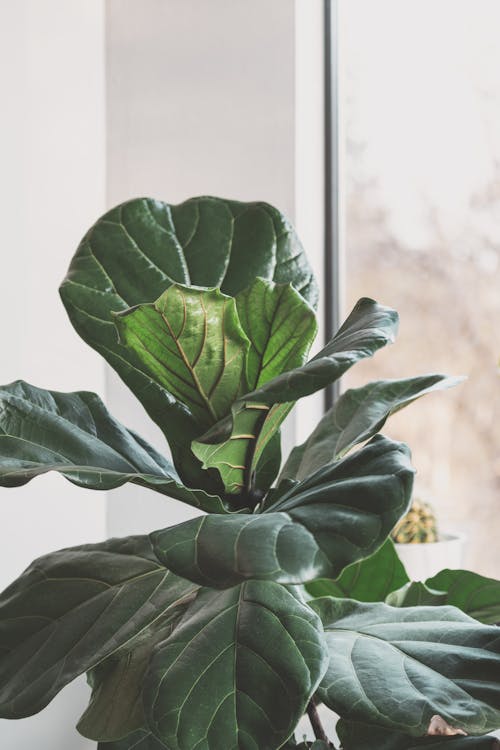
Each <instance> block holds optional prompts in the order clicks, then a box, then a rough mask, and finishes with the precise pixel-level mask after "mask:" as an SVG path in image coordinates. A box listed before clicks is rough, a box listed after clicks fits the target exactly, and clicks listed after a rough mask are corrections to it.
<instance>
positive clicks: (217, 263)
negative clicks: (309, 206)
mask: <svg viewBox="0 0 500 750" xmlns="http://www.w3.org/2000/svg"><path fill="white" fill-rule="evenodd" d="M256 276H260V277H263V278H266V279H271V280H274V281H275V282H277V283H279V284H287V283H291V284H293V286H294V287H295V289H297V291H298V292H299V293H300V294H301V295H302V296H303V297H304V299H306V300H307V301H308V302H309V303H310V304H311V305H313V306H315V304H316V301H317V287H316V283H315V281H314V278H313V275H312V271H311V268H310V266H309V263H308V262H307V260H306V257H305V255H304V252H303V250H302V247H301V245H300V242H299V240H298V238H297V235H296V234H295V231H294V229H293V227H292V226H291V225H290V223H289V222H288V221H287V220H286V218H285V217H284V216H283V214H281V213H280V212H279V211H278V210H277V209H275V208H273V207H272V206H270V205H268V204H266V203H239V202H237V201H227V200H223V199H220V198H210V197H201V198H192V199H191V200H188V201H185V202H184V203H181V204H178V205H175V206H174V205H168V204H166V203H162V202H160V201H155V200H152V199H150V198H138V199H135V200H131V201H128V202H127V203H123V204H121V205H119V206H117V207H116V208H113V209H112V210H111V211H108V213H106V214H105V215H104V216H102V217H101V218H100V219H99V220H98V221H97V222H96V224H95V225H94V226H93V227H92V228H91V229H90V230H89V231H88V232H87V234H86V235H85V237H84V238H83V240H82V241H81V243H80V246H79V248H78V250H77V252H76V255H75V256H74V258H73V261H72V263H71V265H70V267H69V270H68V274H67V276H66V278H65V280H64V282H63V284H62V286H61V297H62V299H63V302H64V305H65V307H66V310H67V312H68V314H69V317H70V319H71V322H72V323H73V325H74V327H75V329H76V330H77V332H78V333H79V334H80V336H82V338H83V339H84V340H85V341H86V342H87V343H88V344H90V346H92V347H93V348H94V349H96V351H98V352H99V353H100V354H101V355H102V356H103V357H104V358H105V359H106V360H107V361H108V362H109V364H110V365H111V366H112V367H114V369H115V370H116V371H117V372H118V374H119V375H120V377H121V378H122V379H123V380H124V381H125V383H126V384H127V385H128V386H129V387H130V388H131V389H132V391H133V392H134V393H135V394H136V396H137V397H138V398H139V399H140V400H141V402H142V404H143V406H144V407H145V409H146V410H147V412H148V414H149V415H150V417H151V418H152V419H153V420H154V421H155V422H156V423H157V424H158V425H159V427H160V428H161V429H162V430H163V432H164V433H165V435H166V436H167V438H168V440H169V443H170V446H171V448H172V454H173V456H174V461H175V463H176V467H177V469H178V471H179V472H180V474H181V476H182V478H183V480H184V481H185V482H186V483H188V484H190V483H194V480H195V478H197V480H198V485H197V486H203V487H205V488H207V487H210V486H212V488H213V485H211V484H210V483H209V477H208V476H207V475H204V474H203V473H201V472H200V471H199V464H198V462H197V461H195V459H194V457H193V455H192V453H191V451H190V448H189V446H190V443H191V441H192V440H193V439H194V438H196V437H197V436H198V435H199V431H197V428H196V423H195V421H194V419H193V418H192V416H191V415H190V414H189V413H188V412H187V411H186V409H185V407H184V406H183V405H182V404H180V403H179V402H178V401H177V400H176V399H175V398H174V397H173V396H172V395H171V394H170V393H169V392H168V391H166V390H165V389H164V388H162V387H161V386H159V385H158V384H157V383H155V381H154V380H153V379H152V378H151V377H150V374H149V372H148V370H147V369H146V368H145V367H144V366H143V364H142V363H141V361H140V359H139V358H138V357H137V356H136V355H135V354H134V353H133V352H132V351H131V350H129V349H127V348H125V347H124V346H123V345H122V344H120V343H119V341H118V338H117V335H116V330H115V326H114V323H113V319H112V313H113V312H120V311H123V310H126V309H128V308H130V307H133V306H134V305H139V304H143V303H147V302H153V301H154V300H156V299H158V297H160V295H161V294H162V293H163V292H164V291H165V289H166V288H167V287H169V286H170V285H171V284H173V283H180V284H187V285H196V286H204V287H220V288H221V289H222V291H223V292H224V293H225V294H229V295H232V296H234V295H236V294H237V293H238V292H241V291H242V290H243V289H246V288H247V287H248V286H249V285H250V284H251V283H252V282H253V281H254V279H255V277H256ZM199 482H202V483H203V482H204V483H205V484H199Z"/></svg>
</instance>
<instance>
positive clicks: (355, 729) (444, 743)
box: [337, 719, 500, 750]
mask: <svg viewBox="0 0 500 750" xmlns="http://www.w3.org/2000/svg"><path fill="white" fill-rule="evenodd" d="M337 732H338V735H339V737H340V739H341V740H342V747H343V750H374V748H376V750H419V748H422V747H427V748H433V749H434V750H500V741H499V740H497V739H495V737H487V736H483V737H422V738H417V737H408V735H404V734H401V733H399V732H390V731H388V730H387V729H381V728H380V727H374V726H367V725H366V724H356V723H354V722H350V721H345V720H344V719H341V720H340V721H339V722H338V723H337Z"/></svg>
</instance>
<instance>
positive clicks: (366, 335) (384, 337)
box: [192, 299, 398, 492]
mask: <svg viewBox="0 0 500 750" xmlns="http://www.w3.org/2000/svg"><path fill="white" fill-rule="evenodd" d="M397 325H398V316H397V313H396V312H395V311H394V310H391V309H390V308H388V307H382V306H381V305H379V304H377V303H376V302H374V301H373V300H371V299H361V300H359V302H358V303H357V304H356V306H355V307H354V309H353V311H352V312H351V314H350V315H349V317H348V318H347V320H346V321H345V323H344V324H343V326H342V327H341V328H340V329H339V331H338V332H337V334H336V335H335V336H334V338H333V339H332V340H331V341H330V342H329V343H328V344H327V345H326V346H325V347H324V348H323V349H322V350H321V351H320V352H319V353H318V354H317V355H316V356H315V357H313V358H312V359H311V360H309V362H307V363H306V364H305V365H303V366H302V367H297V368H295V369H293V370H290V371H287V372H284V373H282V374H281V375H278V376H277V377H275V378H273V379H272V380H269V381H267V382H266V383H264V384H263V385H261V386H260V387H259V388H257V389H256V390H254V391H251V392H250V393H247V394H245V395H244V396H242V397H241V398H240V399H238V400H237V401H236V402H235V403H234V404H233V407H232V414H231V415H230V416H228V417H226V418H225V419H224V420H222V421H221V422H219V423H217V424H216V425H215V426H214V427H212V428H211V429H210V430H209V431H208V432H207V433H206V434H205V435H204V436H202V437H200V438H198V439H197V440H195V441H194V442H193V444H192V448H193V452H194V453H195V455H196V456H198V458H199V459H200V460H201V461H202V462H203V466H204V467H205V468H217V469H218V470H219V472H221V473H224V474H227V464H228V463H229V464H234V463H235V461H234V460H232V453H233V452H234V448H233V443H235V444H238V443H239V441H240V440H241V439H245V440H246V439H248V436H250V439H251V441H252V442H251V443H250V450H251V455H252V462H251V469H250V472H251V473H252V472H253V471H254V470H255V468H256V467H257V465H258V462H259V461H260V458H261V456H262V455H263V452H264V450H265V449H266V447H267V445H268V443H269V441H270V440H271V439H272V437H273V435H274V434H275V433H276V431H277V430H278V429H279V427H280V425H281V423H282V421H283V419H284V418H285V417H286V415H287V414H288V413H289V412H290V410H291V408H292V407H293V404H294V402H295V401H296V400H297V399H298V398H302V397H303V396H309V395H310V394H311V393H315V391H318V390H320V389H321V388H324V387H325V386H327V385H329V384H330V383H333V382H334V381H335V380H337V379H338V378H339V377H341V375H343V374H344V373H345V372H346V370H348V369H349V367H351V366H352V365H353V364H355V363H356V362H358V361H359V360H360V359H363V358H364V357H369V356H372V355H373V354H374V353H375V352H376V351H377V350H378V349H380V348H381V347H382V346H385V345H386V344H388V343H390V342H392V341H393V340H394V337H395V335H396V331H397ZM273 405H274V406H273ZM227 441H229V442H227ZM228 456H229V458H228ZM240 465H241V464H240ZM246 465H248V461H247V462H246ZM225 486H226V489H227V491H228V492H239V491H241V489H242V488H241V481H240V482H239V483H238V482H237V481H235V478H234V477H233V475H230V476H229V478H228V479H226V480H225Z"/></svg>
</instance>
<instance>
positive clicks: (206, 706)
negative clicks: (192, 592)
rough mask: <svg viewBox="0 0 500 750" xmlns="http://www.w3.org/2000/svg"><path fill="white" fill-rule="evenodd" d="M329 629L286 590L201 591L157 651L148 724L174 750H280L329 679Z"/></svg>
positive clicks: (271, 586)
mask: <svg viewBox="0 0 500 750" xmlns="http://www.w3.org/2000/svg"><path fill="white" fill-rule="evenodd" d="M325 658H326V652H325V648H324V641H323V635H322V631H321V624H320V622H319V619H318V618H317V617H316V615H315V614H314V613H313V612H312V610H311V609H310V608H309V607H307V606H306V605H304V604H302V603H301V602H299V601H298V600H297V599H296V598H295V597H294V596H293V595H292V594H291V593H290V592H289V591H287V590H286V589H285V588H284V587H283V586H280V585H278V584H275V583H269V582H262V581H249V582H247V583H244V584H242V585H241V586H237V587H235V588H232V589H228V590H226V591H223V592H214V591H211V590H208V589H207V590H204V591H202V592H201V593H200V594H199V595H198V597H197V598H196V600H195V602H194V603H193V604H192V605H191V606H190V608H189V609H188V611H187V612H186V614H185V616H184V618H183V620H182V621H181V623H180V624H179V625H178V626H177V627H176V629H175V630H174V632H173V634H172V635H171V636H170V637H169V638H168V639H167V640H166V641H164V642H163V644H162V645H161V646H159V647H158V649H157V650H156V653H155V656H154V657H153V660H152V662H151V665H150V668H149V672H148V676H147V678H146V683H145V686H144V706H145V708H146V712H147V715H148V719H149V726H150V727H151V730H152V731H153V732H154V734H155V735H156V736H157V737H159V738H160V739H161V740H162V741H163V742H164V743H165V745H166V746H167V747H168V748H169V750H193V748H195V747H199V748H201V747H203V748H204V750H221V749H222V748H236V747H245V748H259V750H276V749H277V748H279V747H281V745H282V744H283V743H284V742H285V740H286V739H287V738H288V737H289V736H290V735H291V734H292V732H293V730H294V729H295V726H296V724H297V722H298V720H299V718H300V717H301V716H302V714H303V713H304V710H305V707H306V704H307V702H308V700H309V698H310V696H311V695H312V693H313V692H314V690H315V688H316V686H317V684H318V682H319V680H320V679H321V676H322V674H323V672H324V669H325V666H326V662H325Z"/></svg>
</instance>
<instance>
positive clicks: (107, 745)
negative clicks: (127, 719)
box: [97, 729, 165, 750]
mask: <svg viewBox="0 0 500 750" xmlns="http://www.w3.org/2000/svg"><path fill="white" fill-rule="evenodd" d="M164 748H165V745H164V744H163V742H160V740H158V739H156V737H154V736H153V735H152V734H151V732H149V730H147V729H144V730H142V731H137V732H133V734H129V735H128V736H127V737H125V738H124V739H122V740H117V741H115V742H99V744H98V746H97V750H164Z"/></svg>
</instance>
